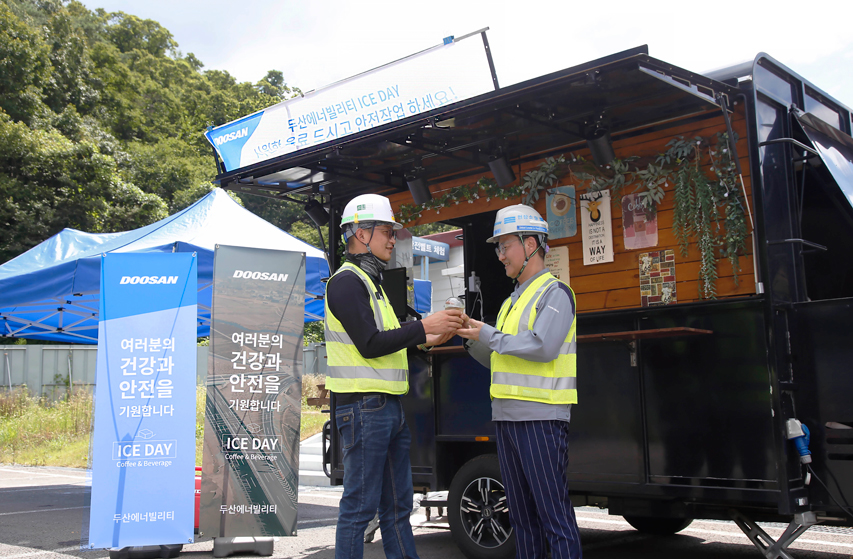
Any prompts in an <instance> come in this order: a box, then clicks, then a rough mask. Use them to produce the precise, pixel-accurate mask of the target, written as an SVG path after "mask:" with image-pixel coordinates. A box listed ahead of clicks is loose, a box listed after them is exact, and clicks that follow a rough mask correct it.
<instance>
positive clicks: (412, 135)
mask: <svg viewBox="0 0 853 559" xmlns="http://www.w3.org/2000/svg"><path fill="white" fill-rule="evenodd" d="M735 93H737V90H736V89H734V88H732V87H731V86H729V85H727V84H724V83H722V82H718V81H715V80H712V79H710V78H707V77H704V76H702V75H699V74H694V73H692V72H689V71H687V70H683V69H681V68H677V67H675V66H672V65H670V64H667V63H665V62H662V61H660V60H657V59H654V58H651V57H650V56H649V55H648V49H647V47H645V46H642V47H638V48H635V49H631V50H628V51H624V52H620V53H617V54H614V55H611V56H608V57H605V58H601V59H598V60H594V61H592V62H588V63H585V64H581V65H579V66H575V67H573V68H569V69H566V70H562V71H559V72H555V73H553V74H548V75H545V76H541V77H539V78H535V79H532V80H529V81H526V82H522V83H519V84H516V85H513V86H510V87H505V88H501V89H498V90H496V91H494V92H490V93H486V94H483V95H480V96H477V97H474V98H472V99H468V100H466V101H462V102H458V103H454V104H451V105H446V106H444V107H441V108H439V109H435V110H432V111H430V112H427V113H422V114H419V115H415V116H412V117H409V118H406V119H402V120H399V121H396V122H393V123H389V124H386V125H383V126H379V127H376V128H372V129H369V130H365V131H363V132H361V133H357V134H353V135H352V136H348V137H346V138H342V139H339V140H335V141H331V142H327V143H324V144H319V145H316V146H312V147H309V148H305V149H302V150H299V151H295V152H291V153H288V154H285V155H282V156H280V157H277V158H274V159H270V160H267V161H263V162H261V163H257V164H254V165H251V166H248V167H243V168H239V169H235V170H233V171H229V172H224V173H222V174H220V175H219V176H217V177H216V179H215V180H216V182H218V183H219V184H220V185H221V186H223V187H224V188H227V189H230V190H237V191H243V192H248V193H252V194H258V195H262V196H268V197H272V198H280V199H284V198H290V197H292V196H297V197H298V195H307V196H311V195H317V194H324V195H327V196H328V197H330V198H331V200H332V203H333V205H336V206H337V205H340V204H343V203H345V202H346V201H347V200H349V199H351V198H352V197H353V196H356V195H358V194H361V193H364V192H371V193H377V194H384V195H390V194H394V193H396V192H402V191H405V190H407V177H411V176H413V175H415V174H417V175H418V176H419V177H423V178H425V179H426V180H428V181H429V182H433V183H434V182H444V181H448V180H453V179H454V178H460V177H464V176H469V175H471V174H474V173H477V172H480V171H482V172H483V173H484V174H487V173H488V163H489V161H490V160H491V159H494V158H496V157H499V156H501V155H506V156H508V157H509V159H510V160H511V161H512V162H513V164H516V163H522V162H525V161H533V160H538V159H542V158H544V157H547V156H549V155H552V154H553V155H557V154H561V153H566V152H570V151H571V150H573V149H577V148H580V147H582V146H584V145H585V142H586V139H587V137H588V136H589V135H590V134H592V133H593V132H594V131H595V130H602V129H604V130H606V131H607V132H609V134H610V136H611V138H612V139H613V140H614V141H617V140H619V139H621V138H628V137H631V136H632V135H635V134H639V133H641V131H642V132H647V131H648V127H649V126H650V125H652V124H657V123H662V122H666V121H667V120H671V119H683V118H685V117H692V116H695V118H696V119H704V118H707V117H708V116H709V114H710V113H714V112H717V113H718V112H719V111H720V108H719V105H718V101H717V99H718V96H719V95H723V96H729V97H731V96H733V95H734V94H735Z"/></svg>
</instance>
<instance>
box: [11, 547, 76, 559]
mask: <svg viewBox="0 0 853 559" xmlns="http://www.w3.org/2000/svg"><path fill="white" fill-rule="evenodd" d="M66 551H81V548H80V546H79V545H78V546H75V547H60V548H59V549H40V550H38V551H31V552H29V553H20V554H18V555H5V556H4V557H3V559H20V558H21V557H32V556H34V555H43V554H45V553H65V552H66Z"/></svg>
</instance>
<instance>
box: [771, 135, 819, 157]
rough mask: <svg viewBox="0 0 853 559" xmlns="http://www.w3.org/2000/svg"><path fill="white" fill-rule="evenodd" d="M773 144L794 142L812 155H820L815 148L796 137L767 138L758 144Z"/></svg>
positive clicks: (795, 145)
mask: <svg viewBox="0 0 853 559" xmlns="http://www.w3.org/2000/svg"><path fill="white" fill-rule="evenodd" d="M773 144H794V147H797V148H800V149H802V150H805V151H807V152H809V153H811V154H812V155H820V154H819V153H818V152H817V151H815V150H814V149H812V148H810V147H809V146H807V145H806V144H804V143H802V142H798V141H797V140H795V139H794V138H776V139H775V140H767V141H764V142H760V143H759V144H758V147H764V146H770V145H773Z"/></svg>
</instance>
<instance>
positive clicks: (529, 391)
mask: <svg viewBox="0 0 853 559" xmlns="http://www.w3.org/2000/svg"><path fill="white" fill-rule="evenodd" d="M558 281H560V280H558V279H557V278H555V277H554V276H552V275H551V274H550V273H548V272H546V273H544V274H542V275H541V276H539V277H538V278H536V280H534V281H533V282H532V283H531V284H530V285H529V286H527V289H525V290H524V292H523V293H522V294H521V295H520V296H519V298H518V300H517V301H516V302H515V305H510V302H511V299H507V300H506V301H504V304H503V306H502V307H501V310H500V313H498V321H497V325H496V327H497V329H498V330H499V331H501V332H503V333H505V334H512V335H516V334H518V333H519V332H524V331H527V330H530V329H531V328H533V323H534V322H535V321H536V306H537V305H538V303H539V300H540V299H541V298H542V296H543V295H544V294H545V292H546V291H547V290H548V289H550V288H553V287H555V286H554V283H555V282H558ZM567 287H568V286H567ZM569 293H570V296H571V298H572V302H573V303H574V301H575V294H574V292H573V291H572V290H571V288H569ZM576 324H577V320H575V319H573V320H572V325H571V327H570V328H569V332H568V334H567V335H566V339H565V341H564V342H563V344H562V345H561V346H560V352H559V355H558V356H557V358H556V359H554V360H553V361H549V362H548V363H537V362H534V361H528V360H527V359H522V358H520V357H514V356H512V355H500V354H499V353H497V352H492V357H491V369H492V384H491V387H490V389H489V394H491V396H492V398H511V399H514V400H528V401H531V402H542V403H545V404H576V403H577V401H578V393H577V336H576Z"/></svg>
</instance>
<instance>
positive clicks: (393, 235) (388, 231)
mask: <svg viewBox="0 0 853 559" xmlns="http://www.w3.org/2000/svg"><path fill="white" fill-rule="evenodd" d="M373 231H374V232H376V233H382V234H383V235H385V236H386V237H388V238H389V239H396V238H397V230H396V229H394V228H393V227H391V228H389V229H374V230H373Z"/></svg>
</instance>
